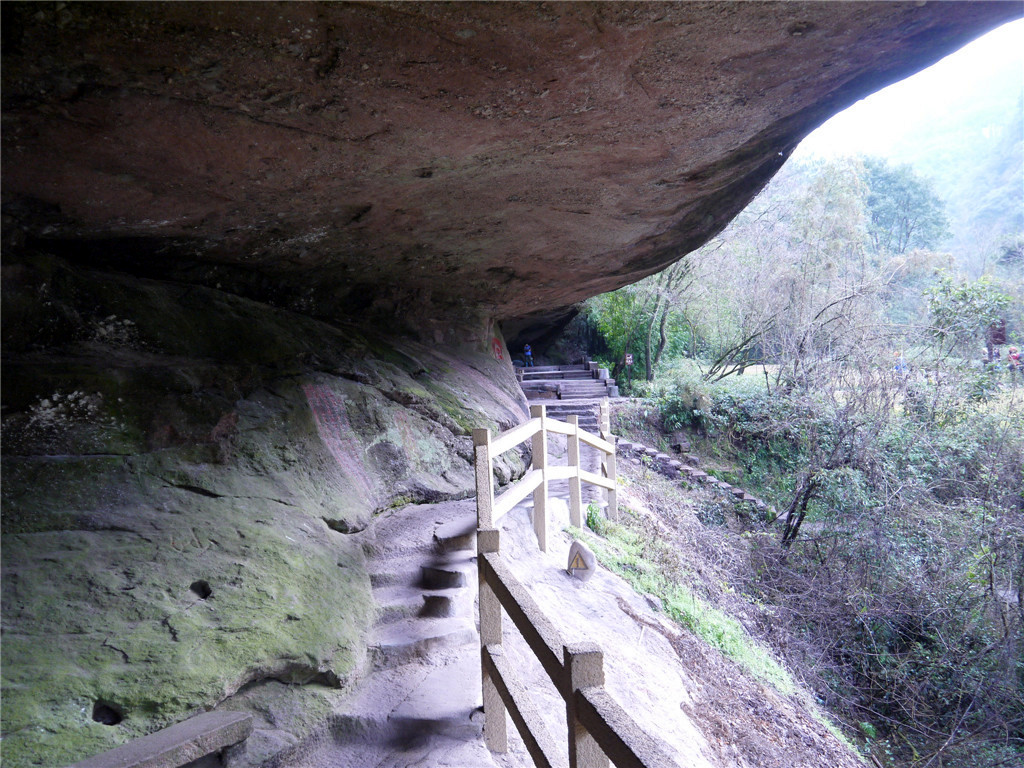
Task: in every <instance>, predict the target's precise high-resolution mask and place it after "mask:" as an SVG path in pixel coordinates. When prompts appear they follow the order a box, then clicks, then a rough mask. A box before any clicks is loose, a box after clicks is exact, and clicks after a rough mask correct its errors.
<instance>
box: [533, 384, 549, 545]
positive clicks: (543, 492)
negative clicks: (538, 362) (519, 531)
mask: <svg viewBox="0 0 1024 768" xmlns="http://www.w3.org/2000/svg"><path fill="white" fill-rule="evenodd" d="M530 416H531V417H532V418H535V419H537V418H539V419H540V430H539V431H538V432H537V434H535V435H534V436H533V468H534V469H539V470H540V471H541V476H542V479H541V481H540V485H538V486H537V490H535V491H534V492H533V530H534V532H535V533H536V534H537V546H538V547H540V551H541V552H547V551H548V472H547V467H548V425H547V412H546V409H545V407H544V405H543V404H541V405H531V406H530Z"/></svg>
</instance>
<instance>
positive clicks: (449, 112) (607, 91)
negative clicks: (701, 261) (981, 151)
mask: <svg viewBox="0 0 1024 768" xmlns="http://www.w3.org/2000/svg"><path fill="white" fill-rule="evenodd" d="M57 5H58V6H60V7H59V8H57V6H39V5H37V4H27V5H12V4H9V3H5V4H4V23H3V30H4V32H3V33H4V46H3V101H4V131H3V162H4V180H3V194H4V202H5V205H6V206H7V207H6V210H7V212H8V215H9V216H10V217H11V218H10V219H9V220H8V224H9V229H10V227H20V228H21V234H19V235H17V237H18V238H21V237H24V236H28V237H29V238H32V239H43V240H46V241H50V244H51V245H52V246H63V247H65V249H70V252H71V253H73V254H74V256H75V258H76V259H83V258H91V259H96V260H102V261H107V262H114V263H117V264H118V265H119V266H120V267H122V268H126V269H129V270H132V271H137V272H143V273H145V274H149V275H152V276H157V275H164V276H173V277H175V278H177V279H185V280H188V281H190V282H201V283H205V284H207V285H211V286H213V285H216V284H218V283H220V284H221V285H222V286H223V287H225V288H230V289H232V290H234V291H236V292H243V293H245V294H247V295H249V296H250V297H253V298H261V299H265V300H271V301H273V302H274V303H276V304H278V305H282V306H289V307H292V308H295V309H298V310H300V311H305V312H314V313H316V314H319V315H326V316H332V317H338V316H345V315H352V314H360V315H365V314H366V313H367V312H373V313H374V314H376V315H378V316H388V315H394V314H397V315H398V316H399V317H403V318H411V321H410V325H412V326H414V327H415V328H416V330H418V331H423V330H426V329H425V328H424V327H423V326H422V325H421V323H420V319H421V318H423V317H425V316H428V315H430V316H436V315H437V313H438V311H439V310H440V308H447V309H449V310H459V311H461V310H463V309H464V308H466V307H472V308H479V309H481V310H483V311H484V312H486V313H487V314H490V315H492V316H495V317H498V318H502V319H510V318H521V317H526V316H532V315H537V314H538V313H544V312H550V311H552V310H553V309H555V308H558V307H564V306H567V305H569V304H571V303H572V302H574V301H577V300H579V299H581V298H584V297H586V296H589V295H593V294H595V293H598V292H601V291H604V290H609V289H612V288H615V287H618V286H620V285H623V284H625V283H627V282H631V281H634V280H636V279H639V278H640V277H642V276H644V275H646V274H649V273H651V272H653V271H655V270H657V269H658V268H660V267H663V266H665V265H666V264H667V263H669V262H671V261H674V260H675V259H677V258H679V257H680V256H681V255H682V254H683V253H685V252H686V251H688V250H689V249H692V248H693V247H695V246H696V245H699V244H700V243H701V242H702V241H704V240H705V239H706V238H707V237H708V236H709V235H711V234H712V233H714V232H715V231H717V230H719V229H720V228H721V227H723V226H724V225H725V223H726V222H727V221H728V220H729V218H730V217H731V216H732V215H733V214H734V213H735V212H737V211H738V210H740V209H741V208H742V207H743V206H744V204H745V203H746V202H747V201H748V199H749V198H750V197H751V196H752V195H753V194H754V193H755V192H756V191H757V190H758V189H760V187H761V186H762V185H763V184H764V183H765V182H766V181H767V180H768V178H769V177H770V176H771V175H772V174H773V173H774V172H775V171H776V170H777V169H778V168H779V166H780V165H781V164H782V162H783V160H784V159H785V158H786V156H787V155H788V154H789V152H790V151H791V150H792V149H793V147H794V146H795V145H796V143H797V141H798V140H799V139H800V138H801V137H802V136H803V135H804V134H805V133H806V132H808V131H809V130H810V129H811V128H813V127H814V126H815V125H817V124H818V123H820V122H822V121H823V120H824V119H826V118H827V117H828V116H830V115H831V114H833V113H835V112H836V111H838V110H839V109H841V108H842V107H844V106H846V105H847V104H849V103H851V102H853V101H854V100H856V99H857V98H860V97H862V96H863V95H865V94H866V93H868V92H870V91H872V90H875V89H877V88H879V87H881V86H882V85H884V84H887V83H889V82H891V81H893V80H895V79H898V78H899V77H901V76H904V75H906V74H909V73H910V72H912V71H914V70H916V69H919V68H921V67H922V66H924V65H926V64H928V63H930V62H932V61H934V60H935V59H937V58H939V57H940V56H942V55H944V54H945V53H948V52H949V51H950V50H952V49H953V48H955V47H957V46H958V45H961V44H963V43H964V42H966V41H967V40H969V39H970V38H972V37H974V36H976V35H978V34H980V33H981V32H983V31H985V30H987V29H988V28H990V27H992V26H994V25H996V24H997V23H999V22H1001V21H1004V20H1007V19H1009V18H1011V17H1014V16H1016V15H1019V13H1020V7H1019V4H1016V3H998V2H997V3H986V2H973V1H972V2H963V3H957V2H949V3H947V2H938V3H920V2H906V3H874V2H872V3H858V2H849V3H831V2H827V3H803V2H785V3H782V2H780V3H731V2H719V3H698V2H685V3H677V4H663V3H657V4H646V3H596V4H586V3H565V4H559V3H541V4H508V3H452V4H447V3H426V4H418V3H399V4H393V5H372V4H307V3H282V4H269V3H268V4H258V5H256V4H252V5H250V4H234V3H232V4H226V3H215V4H206V3H199V4H192V3H139V4H109V5H103V4H77V3H76V4H68V5H67V6H64V5H63V4H57ZM83 240H85V241H92V247H91V248H86V247H85V246H83V245H82V243H81V242H78V241H83ZM72 244H73V245H72ZM423 306H429V307H430V309H429V310H423V311H417V308H420V307H423Z"/></svg>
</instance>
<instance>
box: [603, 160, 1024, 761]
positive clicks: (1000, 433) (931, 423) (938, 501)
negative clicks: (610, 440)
mask: <svg viewBox="0 0 1024 768" xmlns="http://www.w3.org/2000/svg"><path fill="white" fill-rule="evenodd" d="M944 234H945V221H944V217H943V215H942V205H941V201H940V200H938V198H937V197H936V196H935V195H934V194H933V193H932V192H931V191H930V188H929V186H928V184H927V182H925V181H924V180H923V179H920V178H918V177H916V176H915V175H914V173H913V171H911V170H910V169H909V168H906V167H890V166H888V165H887V164H885V163H884V162H882V161H877V160H870V159H868V160H864V159H854V160H848V161H842V162H836V163H832V164H829V165H823V166H820V167H818V168H813V169H812V168H808V167H803V168H796V169H793V170H790V171H788V172H784V173H783V174H781V175H780V178H779V179H778V180H777V181H775V182H773V183H772V185H771V186H770V187H769V188H768V189H767V190H766V192H765V193H764V194H762V196H761V197H760V198H759V199H758V200H757V201H755V203H754V204H753V205H752V206H751V207H750V208H749V209H748V210H747V211H746V212H744V214H742V215H741V216H740V217H739V218H738V219H737V221H736V223H735V224H734V225H733V226H732V227H731V228H730V229H728V230H726V232H724V233H723V234H722V235H721V236H720V237H719V238H717V239H716V240H715V241H713V242H712V243H710V244H709V245H708V246H706V247H705V248H704V249H701V250H700V251H698V252H696V253H695V254H693V255H691V257H688V258H687V259H686V260H685V261H684V262H683V263H682V264H681V265H677V266H676V267H674V268H673V270H674V271H673V273H672V274H670V275H667V276H666V275H662V276H654V277H652V278H649V279H648V280H647V281H644V282H643V283H641V284H638V285H637V286H633V287H631V288H629V289H624V290H623V291H621V292H619V294H620V295H611V296H608V297H600V298H598V299H597V300H594V301H592V302H591V305H590V308H589V315H588V317H589V319H590V322H591V323H592V324H593V327H594V328H596V329H597V330H598V331H599V332H600V333H601V334H603V337H604V342H605V349H606V350H607V351H609V352H610V353H611V360H610V362H613V363H614V362H616V361H617V362H618V363H620V364H621V363H622V357H623V356H624V354H625V353H626V352H632V353H633V354H634V357H635V358H636V359H637V361H638V363H639V364H640V366H642V367H640V366H638V369H639V370H638V375H637V376H636V378H637V379H638V380H640V381H639V383H638V384H637V385H635V386H634V387H633V390H634V394H637V395H640V396H642V398H643V399H642V400H640V401H638V402H639V403H640V404H639V405H637V406H636V407H637V408H639V409H641V410H642V411H644V412H646V414H647V415H648V417H649V418H648V422H649V423H653V424H656V425H657V426H658V427H659V428H660V429H661V430H662V432H663V433H669V432H672V431H675V430H687V431H689V433H690V435H691V439H693V440H698V441H700V444H701V452H702V454H703V455H704V456H706V457H711V459H712V461H713V462H714V463H715V464H716V465H717V466H716V472H717V474H718V475H720V476H724V477H726V478H727V479H728V480H729V482H731V483H734V484H740V485H742V486H743V487H744V488H747V489H748V490H751V491H752V492H754V493H755V494H757V495H759V496H760V497H762V498H764V499H765V500H767V501H769V502H770V503H771V506H770V507H769V509H768V510H767V511H766V512H764V513H762V514H760V515H758V516H757V517H756V518H755V517H750V516H742V517H737V516H736V515H735V514H732V513H729V512H725V513H722V512H721V511H720V510H703V511H702V510H696V509H695V510H693V512H692V513H693V514H694V515H695V517H696V518H697V519H699V520H700V521H701V522H702V523H704V525H705V526H707V527H708V529H709V530H714V531H716V533H717V534H718V536H719V537H720V539H721V541H722V543H723V546H726V545H727V546H728V547H730V548H732V549H733V551H734V552H739V553H742V558H743V565H742V567H740V566H737V565H735V563H734V564H733V566H732V567H731V568H730V569H729V572H728V580H729V582H730V584H732V585H733V586H735V587H736V588H737V589H738V590H739V591H740V592H741V593H742V594H743V595H744V597H745V599H746V600H747V601H748V603H749V604H750V605H753V606H757V608H758V610H759V611H760V612H761V615H762V616H770V617H771V618H770V621H767V620H766V621H764V622H763V627H762V629H763V633H764V636H765V637H766V638H767V639H769V640H770V641H771V642H772V643H774V645H775V648H776V649H777V650H778V651H779V652H780V653H783V654H784V655H785V657H786V659H787V662H788V663H789V665H790V666H791V668H792V669H794V671H795V672H796V673H797V675H798V676H799V677H801V678H803V679H805V680H808V681H809V682H810V683H811V684H812V685H813V687H814V688H815V690H816V691H817V694H818V696H819V697H820V699H821V700H822V701H823V702H824V703H825V704H826V706H827V707H828V708H829V709H830V710H831V711H832V712H834V713H836V714H837V715H838V716H839V717H840V718H841V719H842V720H843V721H844V722H845V723H846V724H847V726H848V728H849V731H850V732H851V733H854V734H857V737H858V739H859V741H860V743H861V745H862V747H863V748H864V749H865V750H867V751H869V752H870V754H871V755H872V756H873V757H874V758H875V759H876V760H877V761H878V762H879V764H881V765H886V766H914V767H915V768H926V767H929V766H940V765H941V766H946V768H949V767H950V766H960V767H962V768H983V767H984V768H995V766H1001V765H1005V766H1008V765H1016V764H1019V763H1020V762H1021V760H1022V758H1024V631H1022V627H1024V469H1022V467H1024V438H1022V428H1024V381H1022V374H1024V371H1022V370H1021V369H1020V368H1019V367H1018V368H1016V369H1014V367H1013V362H1012V359H1010V358H1009V356H1010V354H1011V352H1012V348H1013V347H1018V348H1019V347H1020V346H1022V344H1021V343H1020V342H1021V341H1022V336H1024V262H1021V261H1020V260H1019V259H1014V258H1012V253H1013V251H1012V248H1011V249H1007V248H1004V249H1003V251H1002V252H1001V254H993V255H992V257H991V258H990V259H988V261H987V263H989V264H990V265H991V269H989V270H988V271H987V272H986V273H985V274H983V275H982V276H981V277H979V278H977V279H967V278H966V277H964V276H963V274H962V273H960V272H959V271H958V269H959V268H958V263H957V261H956V258H955V256H953V255H950V254H942V253H937V252H934V251H932V250H929V249H930V248H934V247H935V246H937V245H938V244H939V243H940V242H941V239H942V238H943V236H944ZM1018 239H1019V238H1018ZM643 374H646V375H643ZM616 375H617V377H618V378H619V379H620V382H621V381H622V379H623V377H622V375H621V365H620V372H618V373H617V374H616ZM635 415H636V414H634V416H635ZM635 423H636V419H635V418H632V419H627V420H625V423H624V425H623V426H624V427H625V428H626V429H627V430H628V429H630V428H632V426H633V425H634V424H635ZM723 523H728V524H729V525H728V526H726V525H723ZM737 525H739V526H741V527H742V528H743V534H742V535H740V532H739V531H737V530H735V529H736V526H737ZM599 527H600V526H599ZM649 533H650V534H651V537H652V540H651V541H645V540H639V539H637V538H636V537H637V536H638V535H639V534H637V533H636V531H635V530H633V529H626V532H623V531H621V530H619V529H616V528H615V527H610V528H609V529H608V530H606V531H605V534H606V535H607V537H608V538H607V541H606V543H597V544H596V545H595V547H596V548H597V549H598V550H599V552H600V556H601V557H602V559H603V560H605V561H606V563H608V564H609V565H610V567H612V568H614V569H616V570H617V571H618V572H620V573H621V574H622V575H623V576H624V577H625V578H627V579H628V580H630V581H631V582H633V583H634V584H635V586H637V588H639V589H643V590H645V591H652V590H654V589H657V590H658V594H661V595H663V596H664V597H663V599H664V602H665V605H666V610H669V611H670V612H671V611H678V613H679V615H678V616H677V618H678V619H679V620H680V621H681V622H682V623H684V624H685V625H686V626H689V627H691V628H693V629H694V631H695V632H698V633H701V634H702V636H705V637H706V638H707V639H708V641H709V642H710V643H712V644H713V645H716V646H717V647H720V648H722V649H723V651H725V652H726V653H730V654H731V653H734V652H736V651H734V650H732V651H731V650H729V648H731V647H732V646H731V645H730V643H731V641H727V640H725V639H724V638H727V637H732V636H733V635H732V633H731V629H730V628H729V625H728V622H722V621H718V620H717V619H713V618H710V619H709V618H708V616H712V615H713V614H709V613H707V612H706V611H704V610H703V608H697V607H695V606H698V605H699V603H698V602H697V601H695V600H691V599H690V598H688V597H687V596H686V595H687V593H686V591H685V590H686V589H687V588H688V587H687V581H686V579H685V578H684V577H683V576H681V575H680V571H679V570H678V569H676V571H672V570H671V569H670V570H669V571H664V570H662V571H659V573H661V574H662V575H663V576H664V578H667V579H669V582H659V581H658V580H657V579H658V578H661V577H655V576H653V575H652V574H651V571H650V569H649V568H648V566H647V565H646V563H647V562H648V559H651V558H652V557H653V560H652V561H654V562H661V561H664V557H662V556H661V555H660V554H658V547H659V545H658V544H657V543H655V542H656V541H657V539H658V537H657V535H656V533H654V532H649ZM652 553H654V555H652ZM684 570H685V569H684ZM666 573H667V574H669V575H665V574H666ZM673 573H674V574H675V575H672V574H673ZM689 588H691V589H692V584H691V585H690V587H689ZM674 590H683V591H682V592H679V593H677V592H675V591H674ZM677 594H678V595H681V596H679V597H676V598H674V597H673V596H674V595H677ZM711 604H715V603H714V602H712V603H711ZM711 604H709V605H711ZM686 606H691V608H690V609H689V612H687V610H686ZM715 610H717V608H716V609H715Z"/></svg>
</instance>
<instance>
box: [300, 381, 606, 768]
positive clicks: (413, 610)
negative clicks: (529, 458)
mask: <svg viewBox="0 0 1024 768" xmlns="http://www.w3.org/2000/svg"><path fill="white" fill-rule="evenodd" d="M597 402H599V401H594V407H596V404H597ZM595 431H596V430H595ZM581 451H582V459H583V461H584V465H585V466H586V467H587V468H588V469H590V470H591V471H597V470H598V458H597V451H594V450H593V449H591V448H589V447H588V446H582V447H581ZM548 454H549V460H550V462H551V463H552V464H553V465H557V464H563V465H564V464H565V463H566V461H567V451H566V440H565V437H564V436H560V435H552V436H551V437H550V438H549V449H548ZM568 494H569V486H568V482H567V481H558V482H552V483H550V488H549V504H550V505H553V509H551V513H552V514H553V515H554V516H555V517H556V518H557V523H556V525H554V526H553V529H552V530H553V531H557V530H558V529H559V528H560V527H562V526H563V525H565V524H566V523H567V522H568ZM602 496H603V494H602V493H601V492H600V490H599V489H593V488H589V487H588V486H586V485H585V486H584V493H583V503H584V504H587V503H588V502H591V501H592V502H596V503H598V504H602V503H603V502H602V499H601V498H600V497H602ZM532 507H533V502H532V498H529V499H527V500H525V501H524V502H522V503H521V504H520V505H519V506H517V508H516V515H515V516H516V517H517V518H519V519H520V522H519V526H521V527H522V528H523V529H524V530H523V532H522V535H523V536H527V537H532V536H533V533H532V528H531V526H530V524H529V523H528V522H525V523H524V522H523V521H522V518H523V517H524V516H525V518H526V521H528V520H529V519H530V516H531V515H532ZM510 517H511V515H510ZM534 546H536V545H535V543H534ZM364 547H365V550H366V553H367V559H368V562H367V567H368V570H369V573H370V583H371V586H372V588H373V594H374V598H375V600H376V602H377V605H378V619H377V623H376V625H375V626H374V628H373V635H372V637H371V638H370V639H369V642H368V645H369V658H368V661H367V663H368V669H367V671H366V674H365V677H364V678H363V680H362V681H361V682H360V683H359V684H358V685H357V686H356V690H355V693H354V694H353V696H352V697H350V698H349V699H347V700H346V701H345V702H344V703H343V704H342V705H340V706H338V707H337V708H336V709H335V710H334V712H333V713H332V716H331V718H330V722H331V726H330V728H329V729H327V730H326V731H325V732H323V733H321V734H319V735H317V736H316V737H314V738H312V739H310V740H308V741H307V743H305V744H304V745H303V746H302V747H301V748H300V749H298V750H296V751H295V752H293V753H292V756H291V758H290V759H288V760H286V761H284V762H283V763H282V764H285V765H288V766H291V767H293V768H413V767H415V768H528V766H532V765H533V763H532V761H531V760H530V758H529V755H528V753H527V752H526V749H525V747H524V746H523V744H522V741H521V739H520V738H519V737H518V735H517V734H515V729H514V728H513V727H512V726H511V725H510V726H509V730H510V751H509V752H508V753H507V754H505V755H495V754H492V753H491V752H490V751H489V750H488V749H487V747H486V746H485V744H484V741H483V714H482V711H481V698H482V697H481V689H480V645H479V642H480V641H479V631H478V626H477V622H478V616H477V602H476V600H477V593H478V585H477V570H476V500H475V499H467V500H465V501H455V502H445V503H440V504H420V505H409V506H406V507H403V508H401V509H396V510H394V511H392V512H389V513H387V514H386V515H383V516H381V517H379V518H378V519H377V520H376V521H375V522H374V524H373V526H372V527H371V528H369V529H368V530H367V540H366V541H365V543H364ZM562 708H563V709H564V705H562ZM563 717H564V714H563Z"/></svg>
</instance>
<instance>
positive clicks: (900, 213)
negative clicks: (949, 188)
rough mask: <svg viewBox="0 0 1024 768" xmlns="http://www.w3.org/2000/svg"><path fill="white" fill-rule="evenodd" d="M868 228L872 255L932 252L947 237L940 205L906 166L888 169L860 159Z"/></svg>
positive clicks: (873, 159)
mask: <svg viewBox="0 0 1024 768" xmlns="http://www.w3.org/2000/svg"><path fill="white" fill-rule="evenodd" d="M864 170H865V182H866V183H867V186H868V189H869V190H870V191H869V193H868V198H867V206H868V213H869V216H870V225H869V227H868V233H869V234H870V236H871V242H872V244H873V246H874V249H875V251H876V252H879V253H894V254H902V253H906V252H907V250H909V249H911V248H934V247H935V246H936V245H938V244H939V243H940V242H941V241H942V240H943V239H945V238H946V237H948V235H949V224H948V221H947V219H946V215H945V213H944V211H943V204H942V201H941V200H940V199H939V198H938V196H937V195H936V194H935V193H934V192H933V191H932V189H931V187H930V186H929V184H928V183H927V182H926V181H925V180H924V179H922V178H921V177H920V176H918V175H917V174H916V173H915V172H914V170H913V168H911V167H910V166H909V165H900V166H896V167H892V166H890V165H889V163H888V162H887V161H886V160H884V159H882V158H877V157H868V158H865V159H864Z"/></svg>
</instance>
